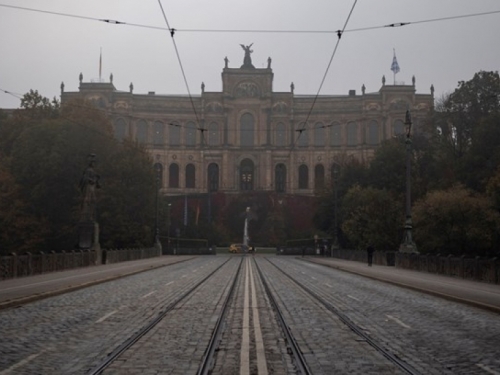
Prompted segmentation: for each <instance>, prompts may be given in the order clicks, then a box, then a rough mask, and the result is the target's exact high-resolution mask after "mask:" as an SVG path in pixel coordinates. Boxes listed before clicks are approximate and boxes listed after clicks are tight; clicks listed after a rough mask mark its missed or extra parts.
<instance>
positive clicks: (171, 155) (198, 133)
mask: <svg viewBox="0 0 500 375" xmlns="http://www.w3.org/2000/svg"><path fill="white" fill-rule="evenodd" d="M225 61H226V63H225V67H224V68H223V70H222V91H221V92H208V91H205V89H204V84H202V85H201V94H199V95H193V96H192V97H189V96H187V95H186V96H182V95H156V94H155V93H154V92H149V93H148V94H135V93H134V92H133V85H132V83H131V84H130V87H129V90H128V92H127V91H118V90H116V88H115V87H114V85H113V82H112V76H111V77H110V82H83V77H82V75H81V74H80V86H79V91H77V92H64V84H62V85H61V101H62V103H64V102H66V101H68V100H71V99H72V98H84V99H87V100H90V101H93V102H94V103H95V104H96V105H97V106H98V107H100V108H102V109H104V110H106V111H107V112H108V114H109V116H110V117H111V119H112V122H113V126H114V130H115V136H116V137H117V138H118V139H124V138H131V139H133V140H136V141H137V142H140V143H142V144H144V145H145V147H146V148H147V149H148V151H149V152H150V153H151V156H152V159H153V161H154V163H155V167H156V168H160V170H161V186H162V192H163V193H164V194H167V195H180V194H186V193H193V194H200V193H207V192H216V191H217V192H224V193H229V194H230V193H239V192H248V191H269V192H277V193H286V194H293V195H308V196H311V195H313V194H314V192H315V191H317V190H318V189H322V188H323V187H324V186H325V185H326V184H327V183H328V181H329V180H330V179H331V177H332V170H333V166H334V165H335V164H336V163H337V164H342V163H343V161H345V160H346V159H348V158H355V159H357V160H359V161H361V162H367V161H369V160H370V158H371V157H373V154H374V151H375V149H376V148H377V147H378V146H379V145H380V143H381V142H382V141H383V140H385V139H389V138H392V137H393V136H397V135H398V134H402V133H404V132H405V128H404V119H405V112H406V110H407V109H410V111H411V113H412V120H413V125H414V129H416V131H418V128H419V124H420V123H421V122H422V121H423V120H424V118H426V117H427V115H428V113H429V111H430V110H431V109H432V107H433V101H434V98H433V88H432V87H431V91H430V93H429V94H417V93H416V90H415V80H414V79H413V80H412V85H386V84H385V78H382V86H381V88H380V90H379V91H378V92H374V93H367V92H365V88H364V85H363V87H362V89H361V94H356V92H355V91H354V90H351V91H350V92H349V93H348V95H339V96H337V95H335V96H327V95H320V96H318V97H317V98H316V97H315V96H313V95H296V94H295V93H294V85H293V83H292V84H291V85H290V91H287V92H275V91H273V70H272V68H271V59H268V66H267V68H260V69H259V68H254V66H253V65H252V63H251V59H250V56H249V53H248V52H247V51H246V54H245V60H244V64H243V65H242V66H241V67H240V68H230V67H228V62H227V59H226V60H225Z"/></svg>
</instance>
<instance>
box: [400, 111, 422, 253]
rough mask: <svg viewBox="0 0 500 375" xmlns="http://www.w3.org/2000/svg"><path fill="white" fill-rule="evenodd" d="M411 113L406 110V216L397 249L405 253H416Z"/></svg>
mask: <svg viewBox="0 0 500 375" xmlns="http://www.w3.org/2000/svg"><path fill="white" fill-rule="evenodd" d="M411 125H412V122H411V115H410V110H409V109H407V110H406V116H405V128H406V140H405V145H406V218H405V226H404V236H403V242H402V243H401V246H399V251H401V252H405V253H418V250H417V245H415V242H413V238H412V229H413V224H412V220H411Z"/></svg>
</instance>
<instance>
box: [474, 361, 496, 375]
mask: <svg viewBox="0 0 500 375" xmlns="http://www.w3.org/2000/svg"><path fill="white" fill-rule="evenodd" d="M476 366H477V367H479V368H481V369H483V370H484V371H486V372H489V373H490V374H493V375H500V372H498V371H495V370H493V369H491V368H490V367H488V366H486V365H483V364H482V363H476Z"/></svg>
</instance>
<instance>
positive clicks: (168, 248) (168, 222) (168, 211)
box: [167, 203, 172, 254]
mask: <svg viewBox="0 0 500 375" xmlns="http://www.w3.org/2000/svg"><path fill="white" fill-rule="evenodd" d="M170 207H172V204H171V203H169V204H168V205H167V254H168V253H169V252H170Z"/></svg>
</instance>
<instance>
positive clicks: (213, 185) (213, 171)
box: [207, 163, 219, 191]
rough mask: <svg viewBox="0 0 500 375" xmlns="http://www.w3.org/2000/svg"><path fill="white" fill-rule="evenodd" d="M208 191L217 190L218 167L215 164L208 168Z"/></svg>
mask: <svg viewBox="0 0 500 375" xmlns="http://www.w3.org/2000/svg"><path fill="white" fill-rule="evenodd" d="M207 173H208V179H207V181H208V190H209V191H217V190H219V166H218V165H217V164H215V163H210V164H209V166H208V170H207Z"/></svg>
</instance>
